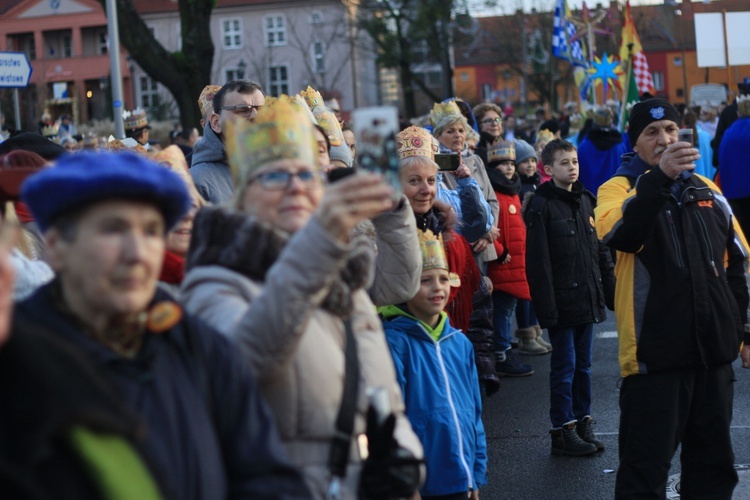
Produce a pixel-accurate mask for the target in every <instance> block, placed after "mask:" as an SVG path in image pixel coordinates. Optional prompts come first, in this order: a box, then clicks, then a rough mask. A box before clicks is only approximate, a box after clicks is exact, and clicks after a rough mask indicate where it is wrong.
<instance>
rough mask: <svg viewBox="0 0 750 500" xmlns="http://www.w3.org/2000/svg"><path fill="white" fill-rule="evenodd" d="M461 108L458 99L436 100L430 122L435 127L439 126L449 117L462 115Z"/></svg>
mask: <svg viewBox="0 0 750 500" xmlns="http://www.w3.org/2000/svg"><path fill="white" fill-rule="evenodd" d="M462 116H463V115H462V114H461V110H460V109H459V107H458V104H456V101H448V102H436V103H435V105H434V106H432V111H430V123H432V126H433V127H438V126H439V125H440V124H441V123H444V122H446V121H447V120H448V119H456V118H458V117H462Z"/></svg>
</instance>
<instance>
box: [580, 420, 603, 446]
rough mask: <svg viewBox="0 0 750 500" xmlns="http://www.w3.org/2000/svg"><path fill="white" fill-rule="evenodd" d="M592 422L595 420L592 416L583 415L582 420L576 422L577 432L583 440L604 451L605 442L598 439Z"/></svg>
mask: <svg viewBox="0 0 750 500" xmlns="http://www.w3.org/2000/svg"><path fill="white" fill-rule="evenodd" d="M592 423H593V421H592V420H591V417H589V416H588V415H587V416H585V417H583V418H582V419H581V421H580V422H578V423H576V432H577V433H578V436H579V437H580V438H581V439H582V440H584V441H586V442H587V443H591V444H593V445H594V446H596V449H597V450H599V451H602V450H603V449H604V443H602V442H601V441H599V440H598V439H596V436H595V435H594V429H593V428H592V427H591V424H592Z"/></svg>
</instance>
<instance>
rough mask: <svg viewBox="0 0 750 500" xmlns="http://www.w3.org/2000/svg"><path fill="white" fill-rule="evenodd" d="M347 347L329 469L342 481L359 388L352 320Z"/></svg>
mask: <svg viewBox="0 0 750 500" xmlns="http://www.w3.org/2000/svg"><path fill="white" fill-rule="evenodd" d="M344 330H345V331H346V345H345V347H344V358H345V359H344V362H345V368H344V394H343V396H342V398H341V406H340V407H339V413H338V416H337V417H336V433H335V434H334V436H333V443H332V444H331V454H330V456H329V460H328V467H329V468H330V469H331V476H332V477H333V478H338V479H341V478H343V477H344V476H345V475H346V464H347V463H348V462H349V451H350V450H351V442H352V434H353V433H354V415H355V414H356V412H357V399H358V398H357V392H358V388H359V361H358V360H357V341H356V340H355V339H354V331H353V330H352V323H351V320H350V319H346V320H344Z"/></svg>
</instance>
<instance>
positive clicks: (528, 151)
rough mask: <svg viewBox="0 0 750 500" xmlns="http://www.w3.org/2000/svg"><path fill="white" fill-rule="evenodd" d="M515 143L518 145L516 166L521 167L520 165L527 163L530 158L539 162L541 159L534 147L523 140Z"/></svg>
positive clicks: (517, 140)
mask: <svg viewBox="0 0 750 500" xmlns="http://www.w3.org/2000/svg"><path fill="white" fill-rule="evenodd" d="M515 143H516V165H519V164H520V163H523V162H525V161H526V160H528V159H529V158H534V159H535V160H539V158H538V157H537V156H536V151H535V150H534V146H532V145H531V144H529V143H528V142H526V141H524V140H523V139H516V140H515Z"/></svg>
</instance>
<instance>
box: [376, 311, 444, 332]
mask: <svg viewBox="0 0 750 500" xmlns="http://www.w3.org/2000/svg"><path fill="white" fill-rule="evenodd" d="M378 313H379V314H380V315H381V316H382V317H383V322H385V323H392V324H393V326H395V327H396V328H397V329H398V330H401V331H403V332H406V333H407V334H409V335H411V336H412V337H415V338H418V339H421V340H427V337H425V333H426V334H427V335H429V337H431V338H432V339H434V340H435V341H437V340H438V339H440V338H442V335H443V331H444V330H445V324H446V323H447V319H448V314H447V313H446V312H445V311H441V312H440V321H438V324H437V326H435V328H432V327H431V326H430V325H428V324H427V323H425V322H423V321H421V320H419V319H417V318H416V317H414V316H412V315H411V314H410V313H409V311H408V308H407V306H406V304H399V305H397V306H384V307H380V308H378Z"/></svg>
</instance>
